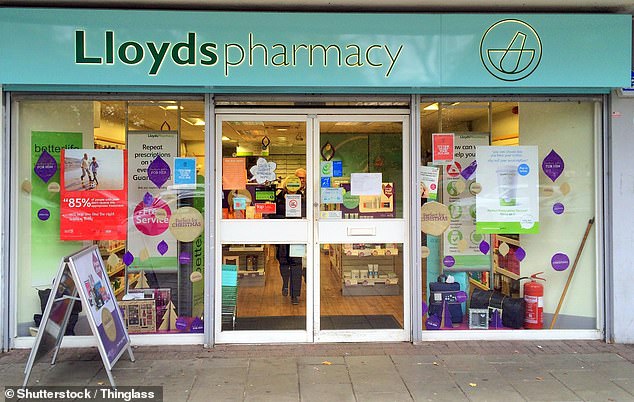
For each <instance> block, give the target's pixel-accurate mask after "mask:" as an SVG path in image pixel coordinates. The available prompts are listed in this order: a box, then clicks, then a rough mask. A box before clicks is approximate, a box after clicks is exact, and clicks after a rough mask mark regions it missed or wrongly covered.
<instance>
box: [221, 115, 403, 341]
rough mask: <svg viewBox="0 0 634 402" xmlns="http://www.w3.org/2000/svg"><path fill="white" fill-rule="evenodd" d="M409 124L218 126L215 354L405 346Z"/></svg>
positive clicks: (325, 120)
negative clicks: (357, 344) (360, 344)
mask: <svg viewBox="0 0 634 402" xmlns="http://www.w3.org/2000/svg"><path fill="white" fill-rule="evenodd" d="M408 119H409V118H408V116H407V115H404V114H390V115H385V114H383V115H370V114H364V115H359V114H338V115H331V114H292V112H291V113H288V114H276V115H262V114H252V113H243V114H239V113H220V114H218V115H217V119H216V133H217V135H216V137H217V138H218V140H217V142H216V150H217V151H216V161H217V162H216V172H217V175H216V188H215V194H217V198H216V202H215V204H216V211H215V218H216V219H215V233H216V236H215V239H216V240H215V244H214V246H215V250H216V253H215V256H216V257H215V258H216V260H215V264H214V266H215V278H216V279H215V296H216V298H215V306H216V307H215V311H214V322H215V327H214V338H215V342H217V343H224V342H227V343H241V342H245V343H255V342H257V343H262V342H276V343H279V342H313V341H314V342H340V341H348V342H351V341H381V340H392V341H398V340H408V339H409V338H410V330H409V328H410V322H409V321H410V320H409V306H408V304H407V301H408V300H409V293H410V290H409V286H408V278H409V276H410V270H409V257H408V254H409V245H408V242H407V241H406V238H407V233H408V226H409V224H408V222H409V213H408V211H409V209H408V202H407V200H408V199H409V194H410V190H409V183H411V179H410V178H409V158H408V155H409V152H408V151H407V150H408V149H409V147H408V139H409V136H408V135H407V134H408V130H409V124H408V121H409V120H408Z"/></svg>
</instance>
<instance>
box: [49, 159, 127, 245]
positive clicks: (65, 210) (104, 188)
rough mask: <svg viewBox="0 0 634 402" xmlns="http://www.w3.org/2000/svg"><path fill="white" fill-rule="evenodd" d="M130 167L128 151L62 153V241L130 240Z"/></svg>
mask: <svg viewBox="0 0 634 402" xmlns="http://www.w3.org/2000/svg"><path fill="white" fill-rule="evenodd" d="M126 166H127V163H126V151H124V150H118V149H64V150H62V154H61V172H60V178H61V183H60V211H61V214H60V239H61V240H90V241H93V240H124V239H125V238H126V220H127V219H126V218H127V196H128V194H127V191H128V188H127V179H128V178H127V175H126V172H125V168H126Z"/></svg>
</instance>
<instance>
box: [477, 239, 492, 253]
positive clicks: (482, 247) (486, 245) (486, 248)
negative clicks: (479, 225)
mask: <svg viewBox="0 0 634 402" xmlns="http://www.w3.org/2000/svg"><path fill="white" fill-rule="evenodd" d="M490 249H491V246H490V245H489V243H487V242H486V241H485V240H482V241H481V242H480V252H481V253H482V254H484V255H487V253H488V252H489V250H490Z"/></svg>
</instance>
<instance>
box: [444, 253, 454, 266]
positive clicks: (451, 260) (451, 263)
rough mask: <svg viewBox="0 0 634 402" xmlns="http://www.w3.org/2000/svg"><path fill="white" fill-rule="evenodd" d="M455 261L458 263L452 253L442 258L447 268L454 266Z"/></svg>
mask: <svg viewBox="0 0 634 402" xmlns="http://www.w3.org/2000/svg"><path fill="white" fill-rule="evenodd" d="M455 263H456V259H455V258H453V257H452V256H450V255H448V256H446V257H445V258H443V259H442V264H443V265H444V266H445V267H447V268H451V267H453V266H454V264H455Z"/></svg>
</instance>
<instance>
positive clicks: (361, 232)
mask: <svg viewBox="0 0 634 402" xmlns="http://www.w3.org/2000/svg"><path fill="white" fill-rule="evenodd" d="M348 236H376V228H348Z"/></svg>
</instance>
